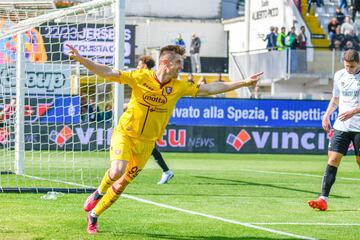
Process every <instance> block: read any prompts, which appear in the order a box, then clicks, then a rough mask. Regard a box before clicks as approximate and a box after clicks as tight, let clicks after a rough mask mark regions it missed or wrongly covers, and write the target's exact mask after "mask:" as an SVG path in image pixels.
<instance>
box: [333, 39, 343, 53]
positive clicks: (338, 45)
mask: <svg viewBox="0 0 360 240" xmlns="http://www.w3.org/2000/svg"><path fill="white" fill-rule="evenodd" d="M333 49H334V50H337V51H341V50H342V49H343V46H342V43H341V42H340V41H338V40H335V41H334V44H333Z"/></svg>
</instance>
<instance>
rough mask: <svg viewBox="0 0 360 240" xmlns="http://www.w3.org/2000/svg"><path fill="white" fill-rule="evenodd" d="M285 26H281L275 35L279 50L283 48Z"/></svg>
mask: <svg viewBox="0 0 360 240" xmlns="http://www.w3.org/2000/svg"><path fill="white" fill-rule="evenodd" d="M285 38H286V34H285V27H282V28H281V32H280V33H279V34H278V35H277V37H276V46H277V49H278V50H279V51H282V50H284V49H285Z"/></svg>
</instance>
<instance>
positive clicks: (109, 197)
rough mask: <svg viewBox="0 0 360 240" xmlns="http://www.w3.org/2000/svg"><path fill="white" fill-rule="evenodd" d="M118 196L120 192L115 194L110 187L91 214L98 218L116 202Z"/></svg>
mask: <svg viewBox="0 0 360 240" xmlns="http://www.w3.org/2000/svg"><path fill="white" fill-rule="evenodd" d="M120 195H121V192H120V193H117V192H115V191H114V189H113V188H112V187H111V188H109V189H108V190H107V191H106V194H105V195H104V196H103V197H102V198H101V200H100V201H99V202H98V204H96V207H95V208H94V210H93V212H94V213H95V214H96V216H100V215H101V214H102V213H103V212H104V211H105V210H106V209H108V208H109V207H110V206H111V205H112V204H113V203H114V202H116V200H117V199H118V198H119V197H120Z"/></svg>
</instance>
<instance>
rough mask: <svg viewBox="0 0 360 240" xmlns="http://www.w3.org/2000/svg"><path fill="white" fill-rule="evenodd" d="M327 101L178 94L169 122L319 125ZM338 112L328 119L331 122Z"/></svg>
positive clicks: (221, 124)
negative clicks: (193, 96)
mask: <svg viewBox="0 0 360 240" xmlns="http://www.w3.org/2000/svg"><path fill="white" fill-rule="evenodd" d="M328 103H329V101H322V100H270V99H269V100H268V99H261V100H259V99H225V98H221V99H220V98H182V99H180V101H179V102H178V103H177V105H176V108H175V109H174V112H173V114H172V118H171V119H170V122H169V123H170V124H174V125H186V126H262V127H316V128H318V127H320V128H321V118H322V116H323V114H324V113H325V111H326V108H327V106H328ZM337 115H338V112H337V111H336V112H334V113H333V114H332V115H331V117H330V121H331V122H334V121H335V119H336V117H337Z"/></svg>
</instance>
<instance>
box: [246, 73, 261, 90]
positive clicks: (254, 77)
mask: <svg viewBox="0 0 360 240" xmlns="http://www.w3.org/2000/svg"><path fill="white" fill-rule="evenodd" d="M263 74H264V73H263V72H259V73H255V74H253V75H251V76H250V77H248V78H247V79H245V84H246V86H248V87H255V86H256V84H257V82H258V81H259V80H260V78H261V76H262V75H263Z"/></svg>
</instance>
